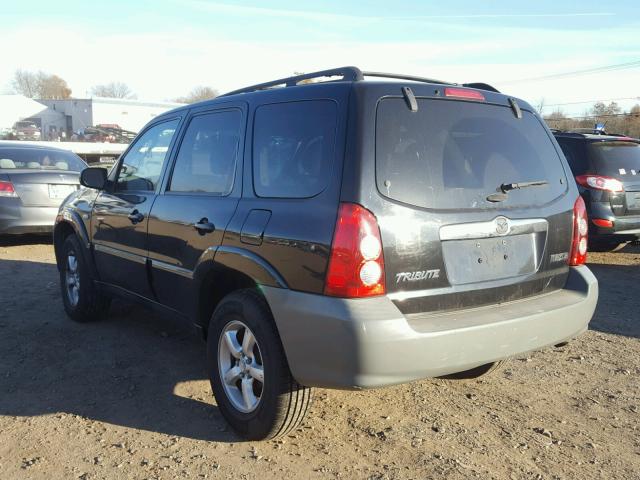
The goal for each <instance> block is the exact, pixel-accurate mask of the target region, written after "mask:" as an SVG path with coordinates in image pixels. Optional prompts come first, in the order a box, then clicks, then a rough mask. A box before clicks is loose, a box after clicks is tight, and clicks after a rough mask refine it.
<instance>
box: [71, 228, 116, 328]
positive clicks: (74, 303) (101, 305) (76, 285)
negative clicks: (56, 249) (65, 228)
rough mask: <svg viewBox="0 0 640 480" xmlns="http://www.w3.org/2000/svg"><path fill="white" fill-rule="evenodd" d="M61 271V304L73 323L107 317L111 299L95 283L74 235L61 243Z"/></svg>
mask: <svg viewBox="0 0 640 480" xmlns="http://www.w3.org/2000/svg"><path fill="white" fill-rule="evenodd" d="M59 270H60V289H61V293H62V302H63V304H64V309H65V311H66V312H67V315H68V316H69V317H70V318H71V319H72V320H74V321H76V322H81V323H85V322H91V321H94V320H99V319H100V318H102V317H104V316H105V315H106V314H107V312H108V310H109V303H110V299H109V298H108V297H105V296H104V295H102V294H101V293H100V292H99V290H98V288H97V287H96V285H95V283H94V282H93V276H92V275H91V271H90V270H89V265H87V261H86V258H85V256H84V254H83V251H82V246H81V245H80V242H79V240H78V238H77V237H76V236H75V235H69V236H68V237H67V238H65V240H64V243H63V244H62V257H61V261H60V269H59Z"/></svg>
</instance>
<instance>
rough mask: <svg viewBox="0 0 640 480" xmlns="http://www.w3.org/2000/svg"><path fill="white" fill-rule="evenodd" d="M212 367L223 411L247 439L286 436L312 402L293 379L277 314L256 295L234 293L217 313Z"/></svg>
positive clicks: (213, 383)
mask: <svg viewBox="0 0 640 480" xmlns="http://www.w3.org/2000/svg"><path fill="white" fill-rule="evenodd" d="M207 368H208V372H209V379H210V381H211V388H212V389H213V393H214V395H215V397H216V401H217V403H218V408H219V409H220V412H221V413H222V415H223V416H224V417H225V419H226V420H227V421H228V422H229V424H230V425H231V426H232V427H233V428H234V430H236V431H237V432H238V433H239V434H240V435H242V436H243V437H245V438H247V439H250V440H263V439H268V438H275V437H277V436H280V435H284V434H286V433H287V432H289V431H291V430H292V429H294V428H296V427H297V426H298V425H299V424H300V423H301V422H302V420H303V418H304V416H305V414H306V412H307V409H308V408H309V405H310V403H311V389H310V388H308V387H304V386H303V385H300V384H299V383H298V382H296V381H295V379H294V378H293V377H292V376H291V371H290V370H289V365H288V364H287V360H286V357H285V354H284V350H283V348H282V343H281V342H280V337H279V336H278V333H277V331H276V327H275V323H274V321H273V317H272V316H271V312H270V310H269V308H268V306H267V304H266V302H265V300H264V298H263V297H262V296H260V295H259V294H258V293H257V292H255V291H253V290H241V291H238V292H234V293H232V294H229V295H228V296H227V297H225V298H224V299H223V300H222V302H221V303H220V305H219V306H218V307H217V308H216V311H215V312H214V314H213V316H212V317H211V321H210V323H209V332H208V336H207Z"/></svg>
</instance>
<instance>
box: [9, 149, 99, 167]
mask: <svg viewBox="0 0 640 480" xmlns="http://www.w3.org/2000/svg"><path fill="white" fill-rule="evenodd" d="M86 167H87V166H86V165H85V163H84V162H83V161H82V160H81V159H80V158H79V157H78V156H77V155H75V154H74V153H71V152H60V151H58V150H44V149H42V150H41V149H39V148H0V170H13V169H16V168H26V169H29V170H69V171H72V172H81V171H82V170H84V169H85V168H86Z"/></svg>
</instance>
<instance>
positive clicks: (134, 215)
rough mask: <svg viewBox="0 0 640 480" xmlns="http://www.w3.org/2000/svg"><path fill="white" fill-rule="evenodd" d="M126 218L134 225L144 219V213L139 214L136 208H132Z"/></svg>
mask: <svg viewBox="0 0 640 480" xmlns="http://www.w3.org/2000/svg"><path fill="white" fill-rule="evenodd" d="M127 218H128V219H129V220H131V223H133V224H134V225H135V224H136V223H140V222H141V221H142V220H144V215H143V214H141V213H140V212H139V211H138V210H134V211H133V212H131V213H130V214H129V215H127Z"/></svg>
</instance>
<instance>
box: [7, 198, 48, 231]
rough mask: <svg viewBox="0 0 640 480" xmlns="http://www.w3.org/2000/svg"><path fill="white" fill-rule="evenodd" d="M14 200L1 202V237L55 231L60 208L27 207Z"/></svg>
mask: <svg viewBox="0 0 640 480" xmlns="http://www.w3.org/2000/svg"><path fill="white" fill-rule="evenodd" d="M5 200H11V202H9V201H5ZM13 200H14V199H3V201H1V202H0V235H7V234H8V235H12V234H23V233H49V232H52V231H53V224H54V222H55V220H56V215H57V214H58V207H25V206H22V204H21V203H20V201H19V200H18V199H15V201H13Z"/></svg>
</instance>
